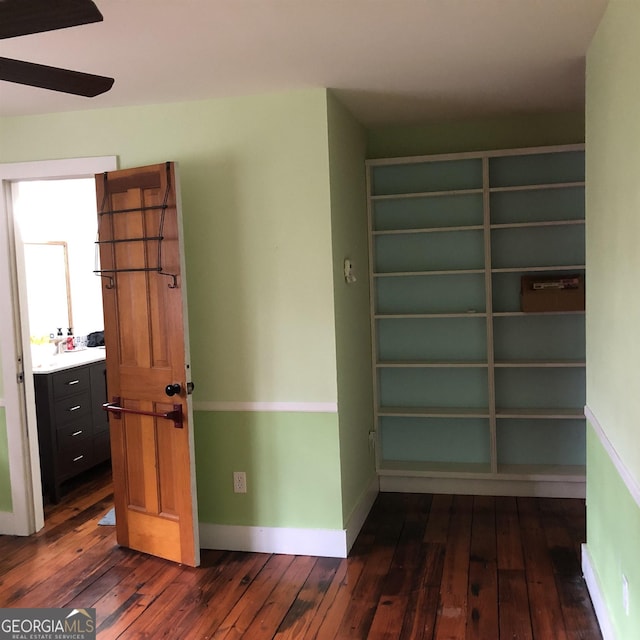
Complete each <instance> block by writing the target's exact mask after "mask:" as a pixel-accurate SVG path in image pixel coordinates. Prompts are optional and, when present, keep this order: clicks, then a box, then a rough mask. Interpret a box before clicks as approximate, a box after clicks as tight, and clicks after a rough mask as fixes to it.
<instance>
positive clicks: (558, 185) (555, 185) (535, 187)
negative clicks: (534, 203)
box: [489, 182, 585, 193]
mask: <svg viewBox="0 0 640 640" xmlns="http://www.w3.org/2000/svg"><path fill="white" fill-rule="evenodd" d="M584 185H585V183H584V182H552V183H550V184H523V185H517V186H515V187H491V188H490V189H489V192H490V193H501V192H502V193H504V192H507V191H542V190H546V189H569V188H572V187H583V188H584Z"/></svg>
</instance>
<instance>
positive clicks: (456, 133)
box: [367, 112, 584, 158]
mask: <svg viewBox="0 0 640 640" xmlns="http://www.w3.org/2000/svg"><path fill="white" fill-rule="evenodd" d="M580 142H584V113H581V112H580V113H543V114H529V115H526V114H523V115H515V116H504V117H500V118H482V119H475V120H474V119H469V120H451V121H439V122H431V123H425V124H422V125H405V126H390V127H378V128H375V129H372V130H370V131H369V132H368V138H367V156H368V157H369V158H394V157H401V156H415V155H428V154H435V153H457V152H463V151H486V150H490V149H516V148H520V147H538V146H545V145H553V144H574V143H580Z"/></svg>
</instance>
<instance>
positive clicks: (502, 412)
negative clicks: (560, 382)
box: [496, 407, 584, 420]
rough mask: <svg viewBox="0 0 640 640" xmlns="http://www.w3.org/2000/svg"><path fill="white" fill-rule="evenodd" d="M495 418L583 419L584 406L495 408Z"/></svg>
mask: <svg viewBox="0 0 640 640" xmlns="http://www.w3.org/2000/svg"><path fill="white" fill-rule="evenodd" d="M496 418H497V419H498V420H580V419H584V408H583V407H576V408H572V409H554V408H542V409H537V408H536V409H533V408H528V409H527V408H518V409H508V408H504V409H503V408H497V409H496Z"/></svg>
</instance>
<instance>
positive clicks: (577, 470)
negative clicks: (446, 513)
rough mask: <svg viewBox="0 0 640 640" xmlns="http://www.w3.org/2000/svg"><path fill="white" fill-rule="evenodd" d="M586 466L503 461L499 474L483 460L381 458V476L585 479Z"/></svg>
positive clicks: (379, 466)
mask: <svg viewBox="0 0 640 640" xmlns="http://www.w3.org/2000/svg"><path fill="white" fill-rule="evenodd" d="M585 472H586V467H585V466H584V465H551V464H499V465H498V471H497V473H495V472H492V470H491V465H490V464H488V463H482V462H429V461H427V462H421V461H413V460H381V461H380V463H379V465H378V473H379V474H380V475H381V476H400V477H402V476H412V477H417V478H419V477H426V478H467V479H470V480H538V481H540V480H542V481H551V482H553V481H559V482H579V483H580V482H584V476H585Z"/></svg>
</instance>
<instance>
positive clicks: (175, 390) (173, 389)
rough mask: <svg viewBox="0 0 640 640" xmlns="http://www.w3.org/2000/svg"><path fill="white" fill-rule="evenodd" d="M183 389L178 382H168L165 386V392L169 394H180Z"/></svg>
mask: <svg viewBox="0 0 640 640" xmlns="http://www.w3.org/2000/svg"><path fill="white" fill-rule="evenodd" d="M181 391H182V387H181V386H180V385H179V384H178V383H177V382H176V383H174V384H168V385H167V386H166V387H165V388H164V392H165V393H166V394H167V395H168V396H169V397H171V396H175V395H178V394H179V393H180V392H181Z"/></svg>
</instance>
